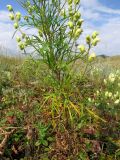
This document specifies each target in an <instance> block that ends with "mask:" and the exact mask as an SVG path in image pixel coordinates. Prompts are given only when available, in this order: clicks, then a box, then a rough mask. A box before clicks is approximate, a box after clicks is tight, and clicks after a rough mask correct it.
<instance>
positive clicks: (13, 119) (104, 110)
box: [0, 56, 120, 160]
mask: <svg viewBox="0 0 120 160" xmlns="http://www.w3.org/2000/svg"><path fill="white" fill-rule="evenodd" d="M76 63H77V64H74V67H73V68H74V69H75V70H76V72H77V75H76V74H73V75H72V76H73V77H72V81H70V82H69V83H68V82H67V84H65V86H64V90H62V91H61V93H60V92H57V91H55V90H54V89H53V87H52V82H51V79H50V78H49V69H47V67H46V66H45V65H44V64H43V63H42V61H41V60H39V59H33V58H31V57H27V58H17V57H12V58H11V57H5V56H0V74H1V76H0V141H1V143H0V155H1V159H7V158H8V159H21V160H22V159H28V160H29V159H36V160H39V159H40V160H49V159H51V160H72V159H73V160H119V159H120V116H119V115H120V108H119V107H120V70H119V68H120V57H119V56H118V57H108V58H102V57H98V58H97V59H96V61H95V62H94V64H92V67H90V68H88V70H87V72H86V74H85V75H84V76H83V75H81V72H82V70H80V69H78V66H81V65H80V62H79V61H77V62H76ZM76 67H77V68H76ZM75 70H74V71H75ZM68 84H69V85H68ZM54 85H55V84H54ZM64 98H65V99H64Z"/></svg>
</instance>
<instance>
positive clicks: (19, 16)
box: [16, 12, 21, 21]
mask: <svg viewBox="0 0 120 160" xmlns="http://www.w3.org/2000/svg"><path fill="white" fill-rule="evenodd" d="M16 19H17V20H18V21H19V20H20V19H21V13H20V12H17V13H16Z"/></svg>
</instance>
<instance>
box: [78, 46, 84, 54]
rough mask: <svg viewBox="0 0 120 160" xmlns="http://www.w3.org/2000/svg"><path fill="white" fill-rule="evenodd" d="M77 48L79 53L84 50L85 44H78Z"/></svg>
mask: <svg viewBox="0 0 120 160" xmlns="http://www.w3.org/2000/svg"><path fill="white" fill-rule="evenodd" d="M78 49H79V50H80V52H81V53H84V52H85V46H84V45H79V46H78Z"/></svg>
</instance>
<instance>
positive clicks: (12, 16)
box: [9, 13, 14, 21]
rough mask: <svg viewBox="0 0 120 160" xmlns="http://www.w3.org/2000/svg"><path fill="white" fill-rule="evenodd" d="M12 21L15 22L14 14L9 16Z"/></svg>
mask: <svg viewBox="0 0 120 160" xmlns="http://www.w3.org/2000/svg"><path fill="white" fill-rule="evenodd" d="M9 17H10V19H11V20H12V21H13V20H14V14H12V13H10V14H9Z"/></svg>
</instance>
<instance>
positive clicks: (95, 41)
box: [92, 38, 100, 46]
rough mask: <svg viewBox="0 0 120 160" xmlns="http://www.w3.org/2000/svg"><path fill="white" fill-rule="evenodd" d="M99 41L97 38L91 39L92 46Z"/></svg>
mask: <svg viewBox="0 0 120 160" xmlns="http://www.w3.org/2000/svg"><path fill="white" fill-rule="evenodd" d="M99 41H100V39H99V38H95V39H94V40H93V41H92V45H93V46H96V45H97V44H98V42H99Z"/></svg>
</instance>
